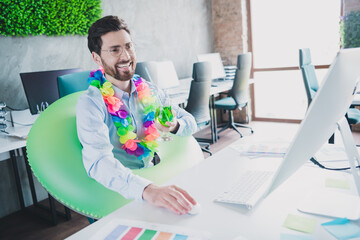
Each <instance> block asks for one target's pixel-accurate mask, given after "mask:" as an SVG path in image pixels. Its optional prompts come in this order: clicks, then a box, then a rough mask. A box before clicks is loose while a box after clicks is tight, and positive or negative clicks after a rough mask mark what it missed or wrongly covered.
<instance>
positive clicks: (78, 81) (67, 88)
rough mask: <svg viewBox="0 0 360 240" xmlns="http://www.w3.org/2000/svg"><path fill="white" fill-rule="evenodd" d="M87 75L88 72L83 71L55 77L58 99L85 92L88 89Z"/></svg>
mask: <svg viewBox="0 0 360 240" xmlns="http://www.w3.org/2000/svg"><path fill="white" fill-rule="evenodd" d="M89 75H90V71H83V72H76V73H70V74H66V75H62V76H59V77H57V81H58V88H59V96H60V98H61V97H64V96H66V95H68V94H70V93H74V92H78V91H83V90H86V89H87V88H88V87H89V83H88V78H89Z"/></svg>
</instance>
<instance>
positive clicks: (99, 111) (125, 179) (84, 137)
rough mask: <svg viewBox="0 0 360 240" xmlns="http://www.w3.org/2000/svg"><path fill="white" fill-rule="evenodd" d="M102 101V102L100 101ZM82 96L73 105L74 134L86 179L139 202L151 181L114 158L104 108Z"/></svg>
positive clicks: (86, 96) (91, 99) (89, 98)
mask: <svg viewBox="0 0 360 240" xmlns="http://www.w3.org/2000/svg"><path fill="white" fill-rule="evenodd" d="M101 100H102V99H101ZM102 105H104V104H103V103H102V104H101V103H100V104H99V103H97V102H96V100H94V99H93V98H91V97H89V96H88V95H86V94H84V95H82V96H80V98H79V100H78V103H77V105H76V124H77V134H78V137H79V140H80V142H81V144H82V147H83V149H82V157H83V163H84V167H85V169H86V171H87V174H88V175H89V177H91V178H93V179H95V180H96V181H98V182H99V183H101V184H102V185H104V186H105V187H107V188H109V189H111V190H113V191H116V192H118V193H120V194H121V195H122V196H124V197H125V198H128V199H136V200H142V194H143V191H144V188H145V187H146V186H148V185H149V184H150V183H151V182H150V181H149V180H147V179H144V178H142V177H140V176H137V175H135V174H133V173H132V171H131V170H130V169H129V168H126V167H125V166H123V165H122V164H121V163H120V161H119V160H117V159H116V158H114V155H113V152H112V149H113V146H112V144H111V142H110V138H109V129H108V126H107V125H106V124H105V122H104V119H105V117H106V114H107V112H106V108H105V105H104V106H102Z"/></svg>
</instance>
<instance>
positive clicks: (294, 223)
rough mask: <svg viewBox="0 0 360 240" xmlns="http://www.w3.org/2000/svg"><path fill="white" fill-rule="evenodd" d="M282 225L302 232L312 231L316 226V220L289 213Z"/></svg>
mask: <svg viewBox="0 0 360 240" xmlns="http://www.w3.org/2000/svg"><path fill="white" fill-rule="evenodd" d="M283 226H284V227H286V228H289V229H292V230H296V231H300V232H304V233H312V232H313V231H314V229H315V226H316V220H315V219H313V218H307V217H302V216H296V215H292V214H289V215H288V216H287V218H286V220H285V222H284V225H283Z"/></svg>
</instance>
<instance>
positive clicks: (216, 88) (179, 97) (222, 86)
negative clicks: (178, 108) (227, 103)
mask: <svg viewBox="0 0 360 240" xmlns="http://www.w3.org/2000/svg"><path fill="white" fill-rule="evenodd" d="M191 81H192V78H185V79H181V80H180V85H179V86H178V87H175V88H169V89H165V90H164V91H165V92H166V93H167V94H168V95H169V97H170V98H171V100H172V102H173V104H182V103H184V102H186V101H187V99H188V97H189V92H190V86H191ZM232 85H233V81H232V80H224V81H213V82H212V85H211V88H210V95H216V94H218V93H221V92H225V91H228V90H230V89H231V87H232Z"/></svg>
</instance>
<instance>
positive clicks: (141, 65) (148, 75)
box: [135, 61, 156, 82]
mask: <svg viewBox="0 0 360 240" xmlns="http://www.w3.org/2000/svg"><path fill="white" fill-rule="evenodd" d="M155 65H156V62H154V61H149V62H137V63H136V68H135V73H136V74H138V75H140V77H142V78H144V79H145V80H146V81H149V82H154V80H153V78H155V77H156V67H155Z"/></svg>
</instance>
